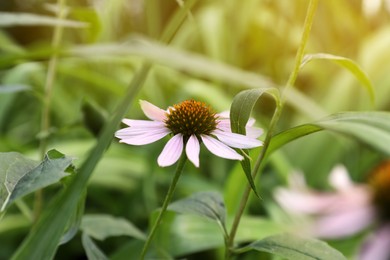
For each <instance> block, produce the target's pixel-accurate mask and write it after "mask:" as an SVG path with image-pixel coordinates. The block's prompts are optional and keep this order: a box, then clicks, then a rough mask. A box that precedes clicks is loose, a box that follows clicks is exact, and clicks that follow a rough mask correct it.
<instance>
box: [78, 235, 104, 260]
mask: <svg viewBox="0 0 390 260" xmlns="http://www.w3.org/2000/svg"><path fill="white" fill-rule="evenodd" d="M81 242H82V243H83V247H84V250H85V253H86V254H87V257H88V260H108V257H107V256H106V255H105V254H104V253H103V252H102V251H101V250H100V249H99V247H98V246H97V245H96V244H95V243H94V242H93V241H92V239H91V238H90V237H89V236H88V235H87V234H85V233H83V235H82V237H81Z"/></svg>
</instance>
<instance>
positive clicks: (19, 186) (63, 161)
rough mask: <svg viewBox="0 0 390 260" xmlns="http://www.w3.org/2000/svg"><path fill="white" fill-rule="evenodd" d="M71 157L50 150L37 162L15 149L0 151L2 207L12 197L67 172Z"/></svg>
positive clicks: (61, 176)
mask: <svg viewBox="0 0 390 260" xmlns="http://www.w3.org/2000/svg"><path fill="white" fill-rule="evenodd" d="M72 160H73V159H72V158H69V157H66V156H65V155H63V154H62V153H60V152H58V151H56V150H51V151H49V152H48V153H47V154H46V156H45V159H44V160H43V161H42V162H41V163H37V162H35V161H32V160H30V159H26V158H24V157H23V156H22V155H20V154H18V153H1V154H0V165H1V166H0V181H1V186H0V206H1V210H0V211H3V210H4V209H5V208H6V207H7V206H8V205H10V204H11V203H12V202H13V201H14V200H16V199H18V198H20V197H22V196H24V195H26V194H28V193H31V192H34V191H36V190H39V189H41V188H44V187H46V186H49V185H51V184H53V183H56V182H58V181H59V180H60V179H62V178H63V177H65V176H67V175H69V173H67V172H65V171H66V170H67V169H68V167H70V166H71V163H72Z"/></svg>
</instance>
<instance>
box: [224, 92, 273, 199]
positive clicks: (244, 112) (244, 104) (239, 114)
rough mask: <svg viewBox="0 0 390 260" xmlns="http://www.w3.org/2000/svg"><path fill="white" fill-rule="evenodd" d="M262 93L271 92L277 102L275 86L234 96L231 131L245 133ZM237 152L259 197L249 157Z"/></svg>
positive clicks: (231, 109)
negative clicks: (241, 156)
mask: <svg viewBox="0 0 390 260" xmlns="http://www.w3.org/2000/svg"><path fill="white" fill-rule="evenodd" d="M263 93H269V94H271V95H272V96H273V97H274V98H275V100H276V102H277V103H278V102H279V96H278V93H279V92H278V90H277V89H276V88H256V89H249V90H244V91H241V92H240V93H238V94H237V95H236V96H235V97H234V99H233V102H232V105H231V108H230V125H231V128H232V132H233V133H239V134H243V135H245V134H246V130H245V126H246V124H247V123H248V120H249V117H250V114H251V112H252V109H253V107H254V106H255V104H256V102H257V100H258V99H259V98H260V96H261V95H262V94H263ZM239 152H240V153H241V154H242V155H243V156H244V160H242V161H241V166H242V169H243V170H244V173H245V175H246V177H247V179H248V182H249V185H250V186H251V188H252V190H253V191H254V193H255V194H256V196H257V197H259V195H258V193H257V191H256V186H255V183H254V181H253V178H252V173H251V171H252V170H251V168H252V167H251V162H250V159H249V158H248V156H247V155H246V154H247V151H246V150H244V151H239Z"/></svg>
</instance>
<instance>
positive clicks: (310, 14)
mask: <svg viewBox="0 0 390 260" xmlns="http://www.w3.org/2000/svg"><path fill="white" fill-rule="evenodd" d="M317 5H318V0H310V3H309V7H308V10H307V13H306V18H305V22H304V27H303V33H302V37H301V42H300V45H299V48H298V50H297V54H296V56H295V63H294V68H293V70H292V72H291V74H290V77H289V79H288V81H287V83H286V86H285V88H284V90H286V89H288V88H291V87H293V86H294V84H295V82H296V79H297V77H298V73H299V69H300V66H301V63H302V59H303V56H304V52H305V48H306V45H307V41H308V39H309V35H310V31H311V26H312V24H313V18H314V14H315V11H316V9H317ZM284 100H285V97H284V95H283V94H282V98H281V100H280V101H277V105H276V109H275V112H274V115H273V117H272V119H271V123H270V126H269V128H268V132H267V135H266V137H265V140H264V146H263V149H262V151H261V153H260V155H259V157H258V158H257V160H256V163H255V165H254V167H253V169H252V178H253V179H255V178H256V177H257V174H258V173H259V172H261V171H259V170H260V169H261V167H262V166H263V162H264V158H265V154H266V152H267V149H268V146H269V143H270V141H271V138H272V136H273V133H274V130H275V127H276V125H277V123H278V122H279V119H280V116H281V114H282V110H283V106H284ZM250 192H251V187H250V185H247V187H246V188H245V190H244V193H243V195H242V198H241V201H240V205H239V208H238V210H237V213H236V215H235V217H234V220H233V224H232V227H231V230H230V234H229V239H228V243H227V248H226V249H225V250H226V252H225V259H230V257H231V256H232V253H233V247H234V238H235V236H236V233H237V229H238V226H239V224H240V220H241V217H242V215H243V213H244V210H245V207H246V204H247V203H248V199H249V195H250Z"/></svg>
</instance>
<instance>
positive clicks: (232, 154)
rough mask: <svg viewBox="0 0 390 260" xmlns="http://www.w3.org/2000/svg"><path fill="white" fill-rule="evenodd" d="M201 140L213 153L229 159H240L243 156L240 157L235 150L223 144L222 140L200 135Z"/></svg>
mask: <svg viewBox="0 0 390 260" xmlns="http://www.w3.org/2000/svg"><path fill="white" fill-rule="evenodd" d="M201 138H202V141H203V143H204V145H205V146H206V148H207V149H208V150H209V151H210V152H212V153H213V154H215V155H217V156H219V157H222V158H226V159H231V160H242V159H244V157H242V156H241V155H240V154H238V153H237V152H236V151H234V150H233V149H232V148H230V147H229V146H227V145H225V144H223V143H222V142H220V141H218V140H217V139H215V138H212V137H210V136H207V135H201Z"/></svg>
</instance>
